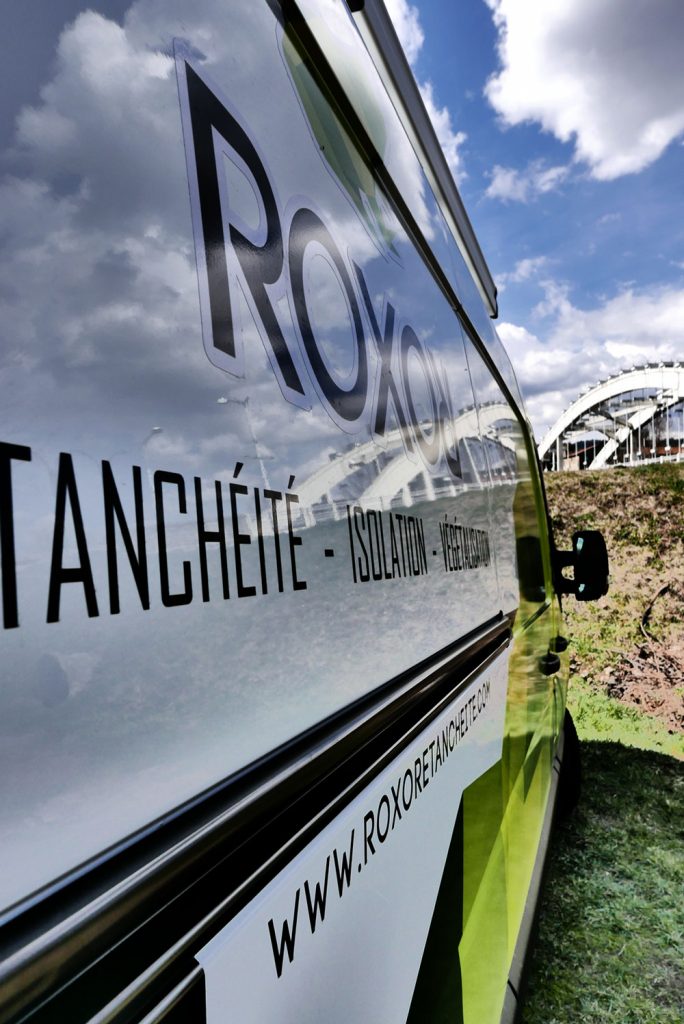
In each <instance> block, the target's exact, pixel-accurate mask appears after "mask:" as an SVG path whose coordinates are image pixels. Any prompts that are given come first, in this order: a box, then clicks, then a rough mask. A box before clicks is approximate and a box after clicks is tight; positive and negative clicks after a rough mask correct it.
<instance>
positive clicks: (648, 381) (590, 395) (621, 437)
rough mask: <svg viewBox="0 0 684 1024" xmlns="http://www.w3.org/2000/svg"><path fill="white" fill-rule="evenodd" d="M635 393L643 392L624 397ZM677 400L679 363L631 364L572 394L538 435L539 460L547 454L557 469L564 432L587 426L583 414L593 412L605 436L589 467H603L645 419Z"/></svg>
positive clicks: (681, 393)
mask: <svg viewBox="0 0 684 1024" xmlns="http://www.w3.org/2000/svg"><path fill="white" fill-rule="evenodd" d="M639 391H643V392H648V395H644V397H642V398H638V397H637V398H631V399H630V398H628V396H630V395H634V393H636V392H639ZM621 398H623V399H624V400H623V401H622V402H621V401H619V400H620V399H621ZM682 400H684V367H682V366H681V365H680V363H659V364H657V365H653V364H649V365H645V366H638V367H637V366H633V367H632V368H631V369H629V370H624V371H622V372H621V373H618V374H616V375H615V376H614V377H609V378H608V380H602V381H599V383H598V384H596V385H595V386H594V387H592V388H590V389H589V390H588V391H586V392H584V393H583V394H581V395H580V396H579V398H576V399H575V401H574V402H573V403H572V404H571V405H570V406H568V408H567V409H566V410H565V412H563V413H561V415H560V416H559V417H558V419H557V420H556V422H555V423H554V425H553V426H552V427H551V429H550V430H548V431H547V432H546V434H545V435H544V437H543V439H542V442H541V444H540V445H539V457H540V459H542V461H543V460H544V458H545V456H548V455H549V453H551V454H552V457H553V462H554V465H555V467H556V468H557V469H561V468H562V466H563V439H564V437H565V435H567V434H568V433H569V432H570V431H572V429H573V428H577V427H578V426H579V425H580V424H581V423H583V422H584V429H585V430H586V429H588V428H587V425H586V420H587V417H588V416H589V414H590V413H592V412H594V413H595V414H596V415H595V417H594V419H595V420H596V421H601V424H602V426H601V430H602V432H603V433H604V435H605V437H606V438H607V439H606V442H605V444H604V445H603V446H602V448H601V449H600V451H599V452H598V453H597V454H596V455H595V456H594V458H593V460H592V462H591V464H590V466H589V468H591V469H598V468H600V467H602V466H605V465H607V464H608V463H609V462H610V460H611V459H613V458H614V457H615V456H616V454H617V452H618V450H619V448H620V446H621V445H623V444H625V443H626V442H629V441H630V440H631V438H632V437H633V435H634V434H635V432H637V431H639V430H640V428H641V427H643V426H644V425H645V424H647V423H648V422H649V420H651V421H652V420H653V419H654V417H655V416H659V415H661V414H662V413H667V412H668V411H669V410H671V409H672V408H673V407H674V406H676V405H678V404H679V403H680V402H682Z"/></svg>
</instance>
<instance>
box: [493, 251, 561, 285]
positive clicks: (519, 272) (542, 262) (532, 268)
mask: <svg viewBox="0 0 684 1024" xmlns="http://www.w3.org/2000/svg"><path fill="white" fill-rule="evenodd" d="M548 262H549V261H548V259H547V258H546V256H533V257H530V256H528V257H526V258H525V259H522V260H518V262H517V263H516V265H515V266H514V267H513V270H509V271H507V272H504V273H502V274H497V275H496V283H497V287H498V289H499V292H502V291H504V290H505V288H506V286H507V285H509V284H522V282H523V281H530V280H532V279H533V278H536V277H537V275H538V274H539V271H540V270H543V269H544V268H545V267H546V266H547V265H548Z"/></svg>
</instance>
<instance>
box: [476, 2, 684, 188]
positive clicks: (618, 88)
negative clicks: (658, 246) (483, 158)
mask: <svg viewBox="0 0 684 1024" xmlns="http://www.w3.org/2000/svg"><path fill="white" fill-rule="evenodd" d="M486 2H487V3H488V5H489V7H490V8H491V9H492V12H493V16H494V22H495V24H496V27H497V30H498V35H499V38H498V50H499V58H500V61H501V70H500V71H499V72H498V73H496V74H494V75H493V76H492V77H491V78H490V79H489V82H488V83H487V86H486V90H485V91H486V95H487V97H488V99H489V101H490V102H491V104H492V106H493V107H494V108H495V109H496V110H497V111H498V113H499V114H500V115H501V117H502V119H503V121H504V122H505V123H506V124H521V123H523V122H526V121H538V122H539V123H540V124H541V125H542V127H543V128H544V129H546V130H547V131H551V132H553V134H554V135H556V137H557V138H559V139H561V140H562V141H564V142H569V141H574V143H575V157H576V159H578V160H583V161H586V162H587V163H588V164H589V166H590V168H591V172H592V174H593V175H594V177H596V178H600V179H604V180H608V179H612V178H617V177H619V176H620V175H622V174H630V173H633V172H635V171H640V170H642V169H643V168H644V167H647V166H648V164H650V163H652V162H653V161H654V160H656V159H657V158H658V157H659V156H660V155H661V153H662V152H663V150H664V149H665V148H666V147H667V146H668V145H669V143H670V142H672V141H673V140H674V139H675V138H676V137H677V136H678V135H680V134H681V133H682V132H683V131H684V75H682V39H683V38H684V4H682V3H681V0H659V3H658V4H657V5H654V3H653V0H629V3H622V4H619V3H614V2H613V0H573V2H572V3H571V2H569V0H563V2H558V3H549V2H548V0H486Z"/></svg>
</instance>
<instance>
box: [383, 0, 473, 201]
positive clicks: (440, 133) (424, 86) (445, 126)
mask: <svg viewBox="0 0 684 1024" xmlns="http://www.w3.org/2000/svg"><path fill="white" fill-rule="evenodd" d="M385 6H386V7H387V11H388V14H389V16H390V18H391V19H392V23H393V25H394V29H395V31H396V33H397V35H398V36H399V42H400V43H401V45H402V47H403V49H404V53H405V54H406V58H407V60H408V62H409V64H411V65H415V62H416V60H417V59H418V55H419V54H420V51H421V48H422V46H423V42H424V40H425V36H424V34H423V29H422V26H421V24H420V20H419V17H418V11H417V9H416V8H415V7H411V6H410V5H409V4H408V3H407V0H386V3H385ZM414 71H415V68H414ZM418 88H419V89H420V94H421V96H422V97H423V103H424V104H425V108H426V110H427V112H428V114H429V116H430V120H431V121H432V124H433V127H434V129H435V133H436V135H437V138H438V140H439V144H440V146H441V147H442V149H443V150H444V155H445V157H446V161H447V163H448V165H449V169H450V170H451V173H452V174H453V176H454V179H455V181H456V182H457V183H459V182H461V181H462V180H463V178H464V176H465V172H464V170H463V162H462V157H461V153H460V148H461V146H462V145H463V143H464V142H465V141H466V138H467V135H466V134H465V132H457V131H455V129H454V126H453V125H452V123H451V114H450V113H449V110H448V108H447V107H440V106H439V103H438V102H437V100H436V99H435V95H434V88H433V85H432V82H429V81H425V82H421V81H418Z"/></svg>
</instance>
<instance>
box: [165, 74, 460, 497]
mask: <svg viewBox="0 0 684 1024" xmlns="http://www.w3.org/2000/svg"><path fill="white" fill-rule="evenodd" d="M176 67H177V72H178V78H179V89H180V95H181V108H182V114H183V125H184V136H185V146H186V157H187V166H188V176H189V182H190V193H191V203H192V213H193V226H194V233H195V248H196V254H197V269H198V275H199V285H200V302H201V309H202V323H203V336H204V344H205V348H206V350H207V354H208V356H209V358H210V359H211V361H212V362H213V363H214V364H215V365H217V366H219V367H221V368H222V369H224V370H227V371H228V372H229V373H232V374H234V375H236V376H242V375H243V372H244V366H243V364H244V353H243V351H242V349H241V345H242V339H241V335H240V332H239V330H238V329H236V314H235V305H236V301H237V297H238V289H239V290H240V291H241V292H242V293H243V295H244V297H245V300H246V302H247V304H248V306H249V309H250V312H251V315H252V317H253V319H254V322H255V324H256V326H257V329H258V331H259V334H260V337H261V339H262V342H263V344H264V346H265V348H266V352H267V355H268V358H269V361H270V363H271V367H272V369H273V372H274V373H275V375H276V377H277V380H278V383H279V385H280V389H281V391H282V393H283V395H284V397H285V398H286V399H287V400H288V401H289V402H292V403H294V404H295V405H298V406H300V407H304V408H311V406H312V403H313V402H314V401H320V402H321V403H322V405H323V407H324V408H325V409H326V411H327V412H328V414H329V415H330V416H331V418H332V419H333V420H334V422H335V423H336V424H337V425H338V426H339V427H340V429H342V430H345V431H347V432H348V433H358V432H360V431H362V430H368V429H370V431H371V432H372V434H373V436H374V437H375V438H376V439H382V437H383V436H384V435H385V433H386V431H387V429H388V428H387V419H388V412H389V411H390V410H391V411H392V412H393V415H394V417H395V420H396V422H397V424H398V426H399V428H400V430H401V434H402V438H403V444H404V447H405V449H406V453H407V455H408V456H409V458H414V459H415V457H416V452H417V453H418V454H419V456H420V458H421V459H422V461H423V462H424V464H425V466H426V467H427V469H428V470H429V471H431V472H432V473H435V474H436V473H443V472H444V471H445V469H446V471H447V472H448V474H449V475H450V476H451V477H453V478H457V479H459V478H460V477H461V475H462V474H461V466H460V460H459V455H458V447H457V438H456V436H455V432H454V429H453V419H454V409H453V399H452V396H451V393H450V390H449V384H448V380H447V374H446V370H445V368H444V366H443V365H442V364H441V363H440V362H439V360H438V359H437V358H436V356H435V355H434V353H433V352H431V351H430V349H429V348H428V347H427V346H426V345H424V344H423V342H422V341H421V340H420V339H419V337H418V335H417V333H416V331H415V330H414V328H413V327H412V326H411V325H410V324H408V323H406V322H405V321H404V320H401V321H400V318H399V317H398V316H397V311H396V310H395V308H394V306H393V305H392V303H391V302H389V300H388V299H387V298H385V300H384V301H383V303H382V307H383V311H382V312H380V314H378V312H376V309H375V308H374V303H373V300H372V299H371V295H370V293H369V289H368V285H367V282H366V279H365V277H364V273H363V270H362V269H361V267H360V266H359V265H358V263H357V262H355V260H354V258H353V255H349V254H347V255H345V254H344V253H343V251H342V248H341V247H340V245H338V243H337V242H336V240H335V239H334V238H333V235H332V233H331V231H330V230H329V228H328V226H327V225H326V224H325V223H324V221H323V219H322V217H321V216H320V215H319V214H318V213H316V212H315V211H314V210H313V209H310V208H309V207H307V206H304V205H299V206H297V208H295V209H293V208H292V203H290V204H289V205H288V207H287V216H285V215H284V213H283V211H282V210H281V209H279V203H278V201H277V199H276V193H275V188H274V184H273V181H272V178H271V176H270V175H269V172H268V169H267V166H266V162H265V160H264V159H263V158H262V156H261V155H260V154H259V151H258V146H257V142H256V141H255V140H254V139H253V138H252V137H251V136H250V133H249V131H248V129H247V127H246V126H245V125H244V124H243V123H241V121H240V120H239V119H238V115H237V114H236V113H231V112H230V111H229V110H228V109H227V106H226V104H225V103H224V102H223V101H221V100H219V99H218V97H217V96H216V94H215V92H214V91H212V89H210V88H209V86H208V85H207V83H206V82H205V81H204V80H203V78H201V77H200V75H199V74H198V72H197V71H196V70H195V69H194V68H193V67H192V66H191V64H189V63H188V61H187V60H186V59H185V58H184V57H183V56H180V55H178V56H177V61H176ZM217 150H218V153H219V154H221V153H222V152H225V153H226V154H227V155H229V157H230V159H231V160H232V162H233V163H234V164H235V165H236V166H237V167H239V169H240V170H241V171H242V172H243V174H245V175H246V176H247V178H248V180H249V181H250V182H251V185H252V188H253V190H254V192H255V195H256V197H257V199H258V205H259V211H260V218H261V222H260V224H259V228H258V229H257V230H255V229H253V228H250V227H249V226H248V225H246V224H244V222H243V221H242V219H241V218H240V216H239V214H238V213H237V212H236V211H235V210H233V209H232V207H231V197H230V195H229V194H227V192H228V190H227V188H226V186H225V184H224V180H223V178H224V176H223V174H222V173H220V170H219V164H218V159H219V157H217ZM311 205H312V206H313V205H314V204H313V202H312V203H311ZM248 236H251V237H248ZM311 247H313V250H314V251H316V252H319V253H323V254H324V255H325V258H326V259H327V261H328V262H329V264H330V266H331V267H332V268H334V273H335V276H336V278H337V280H338V283H339V285H340V287H341V288H342V289H343V291H344V296H345V300H346V303H347V308H348V310H349V314H350V320H351V325H352V335H353V345H354V369H353V372H352V373H351V374H350V378H351V379H349V378H347V379H346V380H345V381H344V382H343V383H340V381H339V380H338V379H336V376H335V374H334V373H333V372H332V371H331V368H330V367H329V365H328V363H327V362H326V359H325V357H324V355H323V352H322V349H321V347H320V344H319V339H317V338H316V335H315V333H314V329H313V323H312V318H311V316H310V311H309V307H308V305H307V292H306V286H305V260H306V258H307V254H310V249H311ZM276 298H277V300H278V301H276ZM280 299H286V300H287V301H286V302H281V301H280ZM285 318H290V319H291V321H292V322H291V323H288V324H285V323H284V319H285ZM400 322H401V323H402V324H403V326H402V327H401V329H399V327H398V326H397V324H398V323H400ZM293 337H294V338H296V342H293V341H292V338H293ZM369 337H370V338H372V343H371V344H369ZM410 361H411V365H412V367H413V372H412V373H409V362H410ZM419 381H420V384H418V382H419ZM421 385H422V386H421ZM419 386H420V390H421V392H422V393H426V394H427V395H428V396H429V409H430V413H429V416H428V417H425V416H423V417H419V415H418V414H417V405H418V402H417V395H416V392H417V389H418V387H419Z"/></svg>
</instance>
